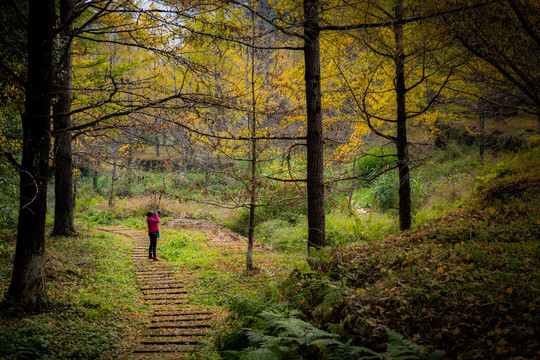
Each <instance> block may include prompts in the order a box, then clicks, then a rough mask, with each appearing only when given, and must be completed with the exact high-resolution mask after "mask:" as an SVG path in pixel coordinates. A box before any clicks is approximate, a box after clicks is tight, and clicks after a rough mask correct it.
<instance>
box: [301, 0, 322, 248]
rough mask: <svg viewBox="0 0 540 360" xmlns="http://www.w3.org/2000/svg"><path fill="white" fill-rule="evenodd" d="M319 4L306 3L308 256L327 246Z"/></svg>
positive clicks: (313, 0)
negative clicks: (312, 251)
mask: <svg viewBox="0 0 540 360" xmlns="http://www.w3.org/2000/svg"><path fill="white" fill-rule="evenodd" d="M318 26H319V1H318V0H304V62H305V82H306V105H307V108H306V116H307V134H306V135H307V198H308V199H307V203H308V227H309V230H308V253H309V250H310V248H312V247H314V248H315V249H320V248H322V247H324V246H326V238H325V214H324V177H323V150H324V143H323V126H322V112H321V109H322V104H321V64H320V48H319V30H318V29H317V28H318Z"/></svg>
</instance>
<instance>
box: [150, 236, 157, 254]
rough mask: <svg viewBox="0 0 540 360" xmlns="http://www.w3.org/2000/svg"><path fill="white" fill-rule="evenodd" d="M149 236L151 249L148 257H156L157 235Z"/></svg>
mask: <svg viewBox="0 0 540 360" xmlns="http://www.w3.org/2000/svg"><path fill="white" fill-rule="evenodd" d="M148 236H150V247H149V248H148V256H151V257H152V256H153V257H156V247H157V233H155V232H153V233H148Z"/></svg>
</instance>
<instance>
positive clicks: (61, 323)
mask: <svg viewBox="0 0 540 360" xmlns="http://www.w3.org/2000/svg"><path fill="white" fill-rule="evenodd" d="M2 240H3V242H2V244H12V241H13V234H12V233H9V232H5V233H3V234H2ZM3 246H4V248H2V252H3V253H2V255H3V256H2V257H1V260H0V264H1V267H0V279H2V285H3V286H2V287H1V289H0V291H2V293H3V292H4V291H5V290H6V286H7V279H8V278H9V275H10V271H11V261H12V255H13V252H12V247H11V246H9V245H8V246H7V249H6V245H3ZM47 246H48V256H47V263H46V271H47V286H48V296H49V303H48V304H47V306H46V307H45V308H44V309H42V312H41V313H39V314H23V315H22V316H21V310H20V309H18V308H16V307H11V308H7V309H5V310H4V313H3V314H2V317H1V318H0V337H1V338H2V342H1V345H0V358H2V359H6V360H8V359H37V358H39V359H105V358H114V357H117V356H119V355H120V354H122V353H125V352H127V351H129V350H130V347H132V346H133V343H134V342H135V341H136V340H137V333H136V331H137V328H139V327H141V326H143V324H144V322H145V318H146V316H147V315H146V314H148V311H149V308H148V307H147V306H145V305H144V304H143V302H142V297H141V294H140V291H139V289H138V287H137V286H136V285H135V271H134V267H133V263H132V262H131V261H130V252H131V244H129V242H127V241H126V238H124V237H121V236H115V235H112V234H110V233H106V234H105V233H99V232H96V231H89V233H88V235H81V236H77V237H73V238H50V239H49V241H48V243H47Z"/></svg>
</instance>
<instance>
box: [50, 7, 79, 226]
mask: <svg viewBox="0 0 540 360" xmlns="http://www.w3.org/2000/svg"><path fill="white" fill-rule="evenodd" d="M74 10H75V2H74V0H60V21H59V29H60V39H59V41H58V43H59V44H60V45H61V49H60V50H61V51H60V53H61V57H60V61H59V62H58V64H57V66H56V74H55V79H54V80H55V95H56V101H55V102H54V105H53V115H54V117H53V129H54V169H55V181H54V194H55V206H54V226H53V231H52V234H53V235H69V234H71V233H73V232H74V231H75V227H74V225H73V207H74V201H73V181H72V178H73V174H72V173H73V169H72V167H73V166H72V162H73V156H72V150H71V130H70V127H71V115H70V112H71V97H72V84H71V79H72V59H73V56H72V49H73V19H74Z"/></svg>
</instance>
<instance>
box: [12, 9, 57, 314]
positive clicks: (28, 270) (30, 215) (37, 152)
mask: <svg viewBox="0 0 540 360" xmlns="http://www.w3.org/2000/svg"><path fill="white" fill-rule="evenodd" d="M54 4H55V3H54V1H53V0H31V1H30V2H29V18H28V78H27V84H26V104H25V105H26V107H25V113H24V115H23V117H22V123H23V149H22V164H21V169H20V170H21V171H20V177H21V181H20V208H19V222H18V229H17V245H16V249H15V263H14V267H13V275H12V278H11V284H10V286H9V290H8V292H7V294H6V302H8V303H10V302H12V303H19V304H22V305H23V306H24V307H26V308H29V309H35V308H37V307H39V306H40V305H41V304H42V303H43V302H45V301H46V295H47V292H46V287H45V278H44V254H45V215H46V212H47V179H48V175H49V150H50V140H51V135H50V123H51V118H50V108H51V87H52V52H53V25H54V16H55V14H54Z"/></svg>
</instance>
